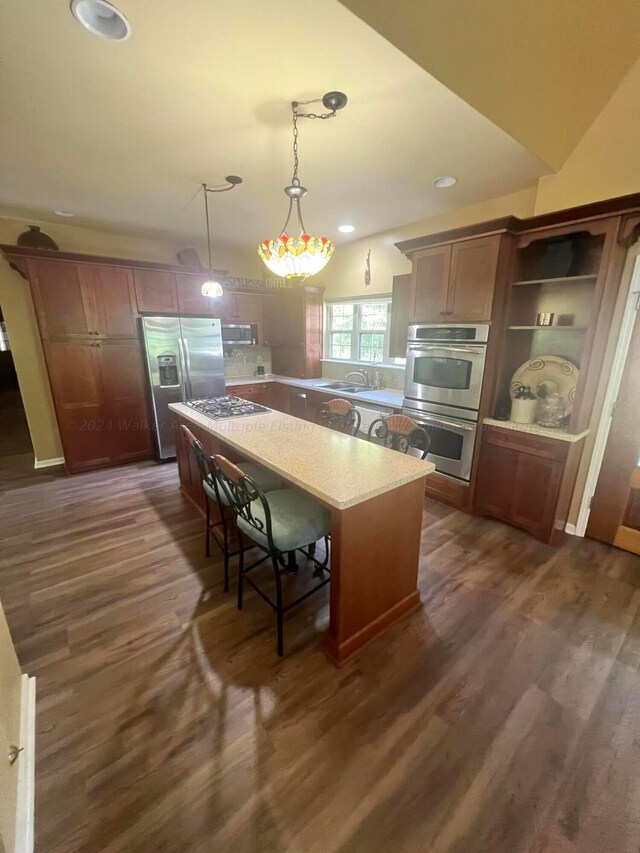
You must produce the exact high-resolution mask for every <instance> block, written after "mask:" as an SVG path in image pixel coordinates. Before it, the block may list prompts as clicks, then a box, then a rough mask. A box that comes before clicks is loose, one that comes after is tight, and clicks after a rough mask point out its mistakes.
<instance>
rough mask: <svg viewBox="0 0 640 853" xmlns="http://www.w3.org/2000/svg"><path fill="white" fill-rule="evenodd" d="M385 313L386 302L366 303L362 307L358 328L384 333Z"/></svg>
mask: <svg viewBox="0 0 640 853" xmlns="http://www.w3.org/2000/svg"><path fill="white" fill-rule="evenodd" d="M387 313H388V312H387V303H386V302H367V303H366V304H365V305H363V306H362V321H361V323H360V328H361V329H381V330H382V331H384V330H385V329H386V328H387Z"/></svg>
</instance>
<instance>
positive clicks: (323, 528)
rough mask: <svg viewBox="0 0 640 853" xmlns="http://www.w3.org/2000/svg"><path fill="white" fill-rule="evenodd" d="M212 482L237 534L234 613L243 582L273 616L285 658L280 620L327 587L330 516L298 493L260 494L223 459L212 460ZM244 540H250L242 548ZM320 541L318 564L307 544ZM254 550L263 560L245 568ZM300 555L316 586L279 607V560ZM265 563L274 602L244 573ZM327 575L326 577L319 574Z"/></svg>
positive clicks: (240, 599) (281, 565)
mask: <svg viewBox="0 0 640 853" xmlns="http://www.w3.org/2000/svg"><path fill="white" fill-rule="evenodd" d="M213 465H214V470H215V477H216V480H217V482H218V483H219V485H220V488H221V489H222V490H224V493H225V495H226V499H227V501H228V502H229V505H230V506H231V507H232V508H233V510H234V512H235V515H236V526H237V528H238V537H239V540H240V545H239V555H240V556H239V560H238V610H242V604H243V589H244V581H245V580H246V581H247V582H248V583H249V584H250V586H252V587H253V589H255V591H256V592H257V593H258V595H259V596H260V597H261V598H263V599H264V601H266V602H267V604H268V605H269V606H270V607H271V608H272V609H273V610H275V612H276V622H277V647H278V655H280V657H282V655H283V654H284V616H285V614H286V613H288V612H289V611H290V610H293V608H294V607H297V606H298V605H299V604H301V603H302V602H303V601H304V600H305V599H307V598H309V596H310V595H313V594H314V593H315V592H318V591H319V590H320V589H322V587H323V586H326V585H327V584H328V583H329V580H330V577H329V569H328V567H327V563H328V559H329V543H328V539H327V536H328V534H329V530H330V526H331V515H330V513H329V511H328V510H327V509H326V508H325V507H323V506H321V505H320V504H319V503H317V502H316V501H314V500H313V499H312V498H310V497H309V496H308V495H307V494H305V493H304V492H300V491H298V490H297V489H278V490H275V491H271V492H266V493H265V492H264V490H263V489H261V488H260V486H259V485H258V483H257V481H256V480H254V479H253V478H252V477H251V476H250V475H248V474H247V473H246V472H244V471H243V470H241V469H240V467H239V466H238V465H234V464H233V463H232V462H229V460H228V459H226V458H225V457H224V456H220V455H214V457H213ZM244 537H247V538H248V539H249V540H250V544H249V543H247V545H246V546H245V542H244ZM319 539H324V543H325V549H326V550H325V559H324V562H320V561H318V560H316V559H315V557H314V556H313V555H312V554H311V552H310V551H309V549H308V545H309V543H315V542H317V541H318V540H319ZM252 547H257V548H259V549H260V550H261V551H262V552H263V553H264V556H263V557H260V559H258V560H256V561H255V562H253V563H251V565H245V551H248V550H251V548H252ZM295 551H301V552H302V553H303V554H304V555H305V556H306V557H307V558H308V559H310V560H311V561H312V562H313V564H314V566H315V574H316V575H317V576H318V577H320V578H321V580H320V582H319V583H317V584H315V585H314V586H313V587H312V588H311V589H309V590H307V592H305V593H304V594H303V595H300V596H298V597H297V598H296V599H294V600H293V601H290V602H288V603H287V604H285V603H284V599H283V594H282V573H283V572H284V571H286V569H285V568H284V556H285V555H286V554H289V553H291V552H295ZM267 560H270V562H271V566H272V569H273V576H274V580H275V590H276V596H275V601H274V600H273V599H272V598H271V597H270V596H269V595H268V594H267V593H266V592H265V591H264V590H263V589H261V588H260V586H259V585H258V584H257V583H256V581H254V579H253V578H252V577H250V576H249V572H251V571H252V570H253V569H255V568H256V567H257V566H259V565H261V564H262V563H264V562H266V561H267ZM325 572H326V573H327V577H325V576H324V573H325Z"/></svg>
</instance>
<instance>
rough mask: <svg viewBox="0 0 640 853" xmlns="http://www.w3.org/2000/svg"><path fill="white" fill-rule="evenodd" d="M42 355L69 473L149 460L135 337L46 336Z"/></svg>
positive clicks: (149, 441) (149, 439) (150, 449)
mask: <svg viewBox="0 0 640 853" xmlns="http://www.w3.org/2000/svg"><path fill="white" fill-rule="evenodd" d="M44 349H45V357H46V361H47V368H48V370H49V378H50V380H51V390H52V392H53V399H54V403H55V408H56V415H57V419H58V426H59V429H60V438H61V440H62V446H63V449H64V458H65V465H66V467H67V469H68V470H69V471H70V472H71V473H75V472H77V471H86V470H89V469H91V468H98V467H101V466H104V465H113V464H117V463H120V462H128V461H131V460H135V459H144V458H148V457H150V456H151V455H152V453H153V433H152V429H151V423H150V420H149V413H148V409H147V402H146V388H145V376H144V368H143V363H142V353H141V351H140V344H139V342H138V341H137V340H129V341H127V340H115V339H111V340H102V341H95V340H93V341H82V340H69V339H65V340H49V341H46V342H45V347H44Z"/></svg>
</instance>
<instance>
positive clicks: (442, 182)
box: [433, 175, 458, 190]
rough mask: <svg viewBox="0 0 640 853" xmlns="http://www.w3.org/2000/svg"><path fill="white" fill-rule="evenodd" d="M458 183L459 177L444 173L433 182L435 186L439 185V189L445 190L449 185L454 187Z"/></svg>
mask: <svg viewBox="0 0 640 853" xmlns="http://www.w3.org/2000/svg"><path fill="white" fill-rule="evenodd" d="M457 183H458V179H457V178H454V177H453V175H442V176H441V177H439V178H436V179H435V181H434V182H433V185H434V187H438V189H439V190H444V189H446V188H447V187H453V186H455V185H456V184H457Z"/></svg>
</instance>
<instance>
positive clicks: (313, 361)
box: [263, 286, 324, 379]
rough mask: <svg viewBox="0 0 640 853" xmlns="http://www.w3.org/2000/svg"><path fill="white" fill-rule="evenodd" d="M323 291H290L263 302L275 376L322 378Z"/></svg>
mask: <svg viewBox="0 0 640 853" xmlns="http://www.w3.org/2000/svg"><path fill="white" fill-rule="evenodd" d="M323 294H324V288H322V287H310V286H301V287H288V288H283V289H282V290H279V291H274V292H268V293H265V295H264V301H263V342H264V345H265V346H268V347H271V365H272V369H273V372H274V373H280V374H282V375H285V376H294V377H298V378H300V379H314V378H315V377H319V376H321V375H322V371H321V359H322V330H323V301H322V297H323Z"/></svg>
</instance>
